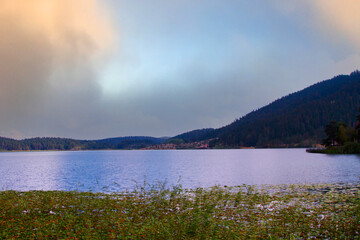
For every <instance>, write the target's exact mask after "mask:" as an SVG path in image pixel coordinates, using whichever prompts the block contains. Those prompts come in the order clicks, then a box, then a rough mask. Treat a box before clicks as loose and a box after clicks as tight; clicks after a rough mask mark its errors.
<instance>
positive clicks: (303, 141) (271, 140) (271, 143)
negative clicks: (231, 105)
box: [176, 71, 360, 148]
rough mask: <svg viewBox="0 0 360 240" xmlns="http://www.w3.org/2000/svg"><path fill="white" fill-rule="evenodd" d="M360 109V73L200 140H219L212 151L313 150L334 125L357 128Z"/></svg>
mask: <svg viewBox="0 0 360 240" xmlns="http://www.w3.org/2000/svg"><path fill="white" fill-rule="evenodd" d="M359 107H360V72H359V71H355V72H353V73H351V74H350V75H339V76H337V77H334V78H332V79H330V80H326V81H322V82H319V83H317V84H314V85H312V86H310V87H308V88H305V89H303V90H301V91H298V92H295V93H292V94H290V95H288V96H285V97H282V98H280V99H278V100H276V101H274V102H272V103H270V104H269V105H267V106H265V107H262V108H260V109H258V110H256V111H253V112H251V113H249V114H247V115H245V116H244V117H242V118H240V119H237V120H236V121H234V122H233V123H231V124H229V125H227V126H225V127H222V128H219V129H215V130H213V131H212V132H209V131H207V132H205V133H204V134H203V135H202V136H197V137H196V139H197V140H204V139H208V138H209V136H210V137H211V138H216V139H215V140H213V141H212V142H211V146H212V147H234V148H237V147H250V146H256V147H305V146H311V145H312V144H316V143H321V142H322V139H323V138H324V137H325V136H324V127H325V126H326V125H327V124H328V123H329V122H330V121H332V120H335V121H343V122H346V123H348V124H350V125H353V124H354V121H355V119H356V113H357V110H358V109H359ZM192 132H194V131H192ZM189 133H191V132H189ZM182 136H188V139H189V134H182V135H178V136H176V138H181V137H182Z"/></svg>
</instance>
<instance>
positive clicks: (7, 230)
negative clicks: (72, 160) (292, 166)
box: [0, 185, 360, 239]
mask: <svg viewBox="0 0 360 240" xmlns="http://www.w3.org/2000/svg"><path fill="white" fill-rule="evenodd" d="M0 206H1V209H0V238H1V239H15V238H21V239H48V238H59V239H279V238H285V239H309V238H320V239H326V238H331V239H354V238H355V239H356V238H360V234H359V233H360V193H359V186H358V185H301V186H300V185H281V186H260V187H254V186H246V185H244V186H239V187H232V188H227V187H218V186H216V187H212V188H209V189H203V188H197V189H193V190H186V189H183V188H181V187H180V186H174V187H172V188H171V189H166V188H165V187H164V186H163V185H161V186H158V187H155V188H152V189H148V190H146V188H138V189H136V190H134V191H131V192H121V193H108V194H106V193H90V192H64V191H29V192H17V191H2V192H0Z"/></svg>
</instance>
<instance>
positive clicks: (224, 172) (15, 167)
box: [0, 149, 360, 192]
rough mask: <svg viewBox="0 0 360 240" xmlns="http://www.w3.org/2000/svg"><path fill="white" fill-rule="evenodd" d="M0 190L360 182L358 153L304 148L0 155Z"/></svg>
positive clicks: (117, 188) (92, 189) (117, 189)
mask: <svg viewBox="0 0 360 240" xmlns="http://www.w3.org/2000/svg"><path fill="white" fill-rule="evenodd" d="M0 176H1V177H0V190H10V189H11V190H21V191H27V190H79V191H90V190H91V191H102V192H106V191H110V192H111V191H120V190H126V189H128V190H132V189H133V188H134V187H135V186H136V184H138V185H142V184H143V182H144V180H146V182H147V183H149V184H151V185H153V184H156V183H157V182H159V181H160V182H165V181H166V182H167V184H168V185H169V186H171V185H175V184H177V183H180V184H182V186H183V187H185V188H195V187H210V186H214V185H227V186H236V185H241V184H293V183H354V182H360V179H359V176H360V156H359V155H324V154H310V153H306V152H305V149H256V150H254V149H251V150H250V149H241V150H183V151H181V150H176V151H175V150H169V151H167V150H160V151H78V152H13V153H0Z"/></svg>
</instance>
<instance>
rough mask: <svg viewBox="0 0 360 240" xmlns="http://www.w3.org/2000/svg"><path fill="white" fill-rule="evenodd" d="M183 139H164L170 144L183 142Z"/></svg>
mask: <svg viewBox="0 0 360 240" xmlns="http://www.w3.org/2000/svg"><path fill="white" fill-rule="evenodd" d="M184 142H185V141H184V140H183V139H180V138H170V139H169V140H167V141H166V143H170V144H181V143H184Z"/></svg>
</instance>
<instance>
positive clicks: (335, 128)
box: [324, 121, 356, 146]
mask: <svg viewBox="0 0 360 240" xmlns="http://www.w3.org/2000/svg"><path fill="white" fill-rule="evenodd" d="M325 133H326V135H327V138H326V139H324V144H325V145H326V146H335V145H340V146H342V145H344V144H345V143H346V142H354V141H355V140H356V131H355V129H353V128H352V127H350V126H349V125H348V124H346V123H343V122H336V121H331V123H330V124H329V125H327V126H326V127H325Z"/></svg>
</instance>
